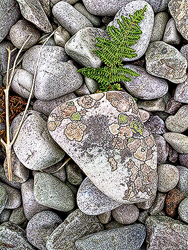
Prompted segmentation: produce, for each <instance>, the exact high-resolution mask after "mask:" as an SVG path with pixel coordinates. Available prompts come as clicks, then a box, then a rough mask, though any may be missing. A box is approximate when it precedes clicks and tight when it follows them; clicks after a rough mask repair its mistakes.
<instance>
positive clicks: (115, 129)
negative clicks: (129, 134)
mask: <svg viewBox="0 0 188 250" xmlns="http://www.w3.org/2000/svg"><path fill="white" fill-rule="evenodd" d="M118 128H119V125H118V124H117V123H113V124H112V125H110V126H109V130H110V132H111V133H112V134H113V135H117V134H118V133H119V130H118Z"/></svg>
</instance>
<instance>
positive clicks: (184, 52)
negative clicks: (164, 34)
mask: <svg viewBox="0 0 188 250" xmlns="http://www.w3.org/2000/svg"><path fill="white" fill-rule="evenodd" d="M180 52H181V53H182V55H183V56H184V57H185V58H186V59H187V61H188V44H185V45H183V46H182V47H181V49H180Z"/></svg>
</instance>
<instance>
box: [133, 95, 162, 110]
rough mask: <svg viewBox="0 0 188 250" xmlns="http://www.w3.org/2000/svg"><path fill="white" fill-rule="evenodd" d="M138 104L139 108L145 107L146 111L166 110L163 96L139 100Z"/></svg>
mask: <svg viewBox="0 0 188 250" xmlns="http://www.w3.org/2000/svg"><path fill="white" fill-rule="evenodd" d="M137 105H138V107H139V109H144V110H146V111H151V112H154V111H165V101H164V99H163V98H159V99H156V100H150V101H141V100H138V102H137Z"/></svg>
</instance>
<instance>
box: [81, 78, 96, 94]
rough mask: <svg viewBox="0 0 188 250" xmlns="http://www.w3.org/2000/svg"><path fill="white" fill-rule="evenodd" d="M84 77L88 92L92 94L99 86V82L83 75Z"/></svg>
mask: <svg viewBox="0 0 188 250" xmlns="http://www.w3.org/2000/svg"><path fill="white" fill-rule="evenodd" d="M84 79H85V84H86V86H87V88H88V89H89V91H90V93H91V94H93V93H95V92H96V91H97V89H98V88H99V84H98V82H96V81H95V80H94V79H91V78H88V77H86V76H85V77H84Z"/></svg>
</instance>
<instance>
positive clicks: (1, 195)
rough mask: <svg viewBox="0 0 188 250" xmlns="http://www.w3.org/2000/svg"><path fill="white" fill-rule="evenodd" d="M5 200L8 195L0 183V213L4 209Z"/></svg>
mask: <svg viewBox="0 0 188 250" xmlns="http://www.w3.org/2000/svg"><path fill="white" fill-rule="evenodd" d="M7 200H8V195H7V192H6V189H5V188H4V187H3V186H1V185H0V214H1V213H2V211H3V210H4V208H5V205H6V203H7Z"/></svg>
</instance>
